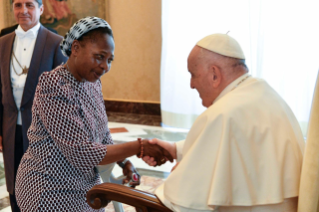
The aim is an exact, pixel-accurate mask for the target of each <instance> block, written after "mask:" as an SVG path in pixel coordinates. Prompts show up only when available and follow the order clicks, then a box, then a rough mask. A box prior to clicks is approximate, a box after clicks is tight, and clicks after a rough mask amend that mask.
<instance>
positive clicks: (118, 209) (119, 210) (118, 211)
mask: <svg viewBox="0 0 319 212" xmlns="http://www.w3.org/2000/svg"><path fill="white" fill-rule="evenodd" d="M114 166H115V163H111V164H107V165H99V166H97V167H96V168H97V170H98V171H99V173H100V176H101V178H102V181H103V182H104V183H105V182H108V183H117V184H122V178H115V177H114V175H113V174H112V170H113V168H114ZM112 203H113V207H114V210H115V212H124V208H123V206H122V204H121V203H119V202H116V201H112Z"/></svg>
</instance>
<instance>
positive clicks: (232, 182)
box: [159, 77, 304, 210]
mask: <svg viewBox="0 0 319 212" xmlns="http://www.w3.org/2000/svg"><path fill="white" fill-rule="evenodd" d="M233 87H234V88H235V89H234V90H232V91H230V92H228V93H227V94H225V95H224V96H223V97H221V98H219V99H218V100H217V101H215V102H214V104H213V105H212V106H210V107H209V108H208V109H207V110H206V111H205V112H204V113H202V114H201V115H200V116H199V117H198V118H197V120H196V121H195V123H194V125H193V127H192V128H191V130H190V132H189V133H188V135H187V138H186V140H185V144H184V147H183V152H182V155H183V158H182V160H181V162H180V164H179V165H178V167H177V168H176V169H175V170H174V171H173V172H172V173H171V174H170V176H169V177H168V178H167V180H166V181H165V183H164V184H163V186H162V188H161V189H164V197H165V198H166V200H168V201H170V202H172V203H174V204H176V205H180V206H183V207H186V208H192V209H198V210H209V209H212V208H214V206H231V205H237V206H253V205H263V204H274V203H280V202H282V201H283V200H284V199H285V198H289V197H295V196H298V192H299V181H300V172H301V165H302V157H303V150H304V140H303V136H302V133H301V130H300V127H299V124H298V121H297V120H296V118H295V116H294V114H293V113H292V111H291V109H290V108H289V106H288V105H287V104H286V103H285V102H284V101H283V100H282V98H281V97H280V96H279V95H278V94H277V93H276V92H275V91H274V90H273V89H272V88H271V87H270V86H269V85H268V84H267V83H266V82H265V81H263V80H260V79H255V78H251V77H250V78H248V79H246V80H245V81H244V82H243V83H241V84H240V85H238V87H235V86H234V85H233ZM161 189H159V190H161ZM159 196H160V195H159Z"/></svg>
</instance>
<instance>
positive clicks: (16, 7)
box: [13, 0, 43, 31]
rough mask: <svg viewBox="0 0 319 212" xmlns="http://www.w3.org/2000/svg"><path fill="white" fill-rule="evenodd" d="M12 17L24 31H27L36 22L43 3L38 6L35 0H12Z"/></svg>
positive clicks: (41, 11) (40, 13)
mask: <svg viewBox="0 0 319 212" xmlns="http://www.w3.org/2000/svg"><path fill="white" fill-rule="evenodd" d="M13 12H14V17H15V19H16V21H17V22H18V24H19V25H20V26H21V27H22V29H23V30H24V31H28V30H29V29H31V28H32V27H34V26H35V25H37V24H38V22H39V19H40V16H41V15H42V13H43V5H41V6H40V7H39V4H38V2H36V1H35V0H14V1H13Z"/></svg>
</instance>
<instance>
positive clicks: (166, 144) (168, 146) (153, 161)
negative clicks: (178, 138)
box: [143, 138, 177, 166]
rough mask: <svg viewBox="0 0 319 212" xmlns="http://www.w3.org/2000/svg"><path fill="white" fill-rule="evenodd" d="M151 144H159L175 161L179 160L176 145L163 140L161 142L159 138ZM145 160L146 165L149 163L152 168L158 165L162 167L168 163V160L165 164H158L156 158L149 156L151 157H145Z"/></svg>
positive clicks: (151, 141) (150, 141)
mask: <svg viewBox="0 0 319 212" xmlns="http://www.w3.org/2000/svg"><path fill="white" fill-rule="evenodd" d="M149 143H150V144H157V145H159V146H161V147H163V148H164V149H165V150H167V151H168V152H169V154H170V155H171V156H172V157H173V159H176V158H177V156H176V145H175V143H170V142H166V141H162V140H159V139H157V138H154V139H152V140H149ZM145 155H146V154H145ZM143 160H144V162H145V163H147V164H148V165H150V166H156V165H159V166H160V165H162V164H164V163H165V162H166V160H165V162H163V161H161V163H158V161H157V160H156V159H155V158H154V157H152V156H149V155H146V156H144V157H143ZM170 161H171V162H173V160H170Z"/></svg>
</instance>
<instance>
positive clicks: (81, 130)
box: [15, 17, 172, 212]
mask: <svg viewBox="0 0 319 212" xmlns="http://www.w3.org/2000/svg"><path fill="white" fill-rule="evenodd" d="M61 49H62V52H63V54H65V55H67V56H68V57H69V60H68V61H67V63H66V64H65V65H62V66H59V67H57V68H56V69H55V70H53V71H51V72H47V73H44V74H42V76H41V77H40V79H39V83H38V87H37V90H36V94H35V98H34V103H33V108H32V115H33V116H32V124H31V127H30V128H29V131H28V137H29V140H30V146H29V148H28V150H27V152H26V153H25V154H24V156H23V158H22V160H21V163H20V166H19V169H18V173H17V181H16V188H15V191H16V196H17V201H18V205H19V207H20V209H21V211H27V212H30V211H77V212H78V211H96V210H93V209H92V208H90V207H89V205H88V204H87V203H86V193H87V191H88V190H90V189H91V188H92V187H93V186H94V185H96V184H99V183H100V179H99V174H98V172H97V171H96V168H95V166H97V165H105V164H108V163H113V162H116V161H118V162H119V163H120V162H121V161H122V160H123V159H125V158H126V157H128V156H131V155H135V154H137V155H138V156H140V157H141V156H143V155H150V156H152V155H153V156H154V157H155V158H157V160H158V162H159V163H160V164H161V163H163V162H165V160H166V158H168V159H170V160H172V157H171V156H170V155H169V153H167V152H166V151H165V150H164V149H162V148H160V147H159V146H155V145H151V144H149V143H148V142H143V141H142V140H139V141H133V142H128V143H124V144H118V145H111V144H113V141H112V138H111V135H110V131H109V129H108V126H107V117H106V113H105V107H104V101H103V97H102V93H101V82H100V77H101V76H102V75H103V74H104V73H106V72H108V71H109V70H110V67H111V63H112V61H113V59H114V40H113V34H112V30H111V28H110V26H109V24H108V23H107V22H106V21H104V20H103V19H100V18H96V17H87V18H84V19H81V20H79V21H78V22H77V23H75V24H74V25H73V27H72V28H71V29H70V30H69V32H68V33H67V34H66V36H65V38H64V40H63V41H62V42H61ZM124 167H125V169H124V172H125V173H128V175H129V176H131V174H132V172H134V167H133V166H132V164H131V163H130V162H127V163H125V165H124ZM128 179H129V178H128ZM100 211H104V210H100Z"/></svg>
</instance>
